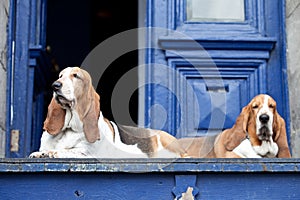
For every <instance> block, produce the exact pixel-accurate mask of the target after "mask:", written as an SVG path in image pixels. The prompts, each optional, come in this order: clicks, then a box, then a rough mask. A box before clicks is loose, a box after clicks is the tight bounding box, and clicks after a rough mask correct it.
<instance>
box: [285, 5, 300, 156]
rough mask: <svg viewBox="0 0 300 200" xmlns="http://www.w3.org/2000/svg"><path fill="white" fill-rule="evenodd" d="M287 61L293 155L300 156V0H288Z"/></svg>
mask: <svg viewBox="0 0 300 200" xmlns="http://www.w3.org/2000/svg"><path fill="white" fill-rule="evenodd" d="M286 31H287V61H288V77H289V80H288V81H289V98H290V112H291V122H290V123H291V145H292V153H293V157H300V0H286Z"/></svg>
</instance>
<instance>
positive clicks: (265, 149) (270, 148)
mask: <svg viewBox="0 0 300 200" xmlns="http://www.w3.org/2000/svg"><path fill="white" fill-rule="evenodd" d="M253 149H254V151H255V152H256V153H257V154H258V155H261V156H262V157H268V158H275V157H276V155H277V153H278V145H277V144H276V143H275V142H273V139H272V138H271V140H270V141H262V144H261V145H260V146H253Z"/></svg>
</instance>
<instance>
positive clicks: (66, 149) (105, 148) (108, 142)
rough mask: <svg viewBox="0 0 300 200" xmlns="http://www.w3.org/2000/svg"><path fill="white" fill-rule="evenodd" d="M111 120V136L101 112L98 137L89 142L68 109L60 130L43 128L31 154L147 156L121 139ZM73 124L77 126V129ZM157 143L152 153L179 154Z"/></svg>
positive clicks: (80, 124)
mask: <svg viewBox="0 0 300 200" xmlns="http://www.w3.org/2000/svg"><path fill="white" fill-rule="evenodd" d="M111 123H112V125H113V128H114V131H115V133H114V134H115V137H114V138H113V133H112V132H111V130H110V128H109V126H108V124H107V123H106V122H105V121H104V118H103V115H102V113H101V112H100V117H99V120H98V126H99V130H100V137H101V138H100V140H97V141H96V142H95V143H89V142H88V141H87V140H86V138H85V135H84V133H83V130H82V122H81V121H80V120H79V117H78V114H77V113H76V112H75V111H73V112H72V113H71V112H70V111H67V113H66V118H65V125H64V128H63V130H62V132H61V133H59V134H58V135H56V136H53V135H50V134H49V133H48V132H46V131H44V133H43V135H42V138H41V146H40V150H39V152H34V153H32V154H31V155H30V157H41V156H40V155H41V154H46V155H48V156H49V157H55V158H148V156H147V154H145V153H144V152H142V151H141V150H140V149H139V148H138V147H137V145H126V144H124V143H122V141H121V139H120V135H119V131H118V128H117V126H116V124H114V123H113V122H111ZM70 127H72V128H70ZM73 127H76V128H75V129H76V130H74V128H73ZM158 144H159V145H158V146H159V148H158V149H157V152H156V153H155V154H154V157H161V158H175V157H179V155H177V154H176V153H174V152H171V151H169V150H167V149H165V148H163V146H162V144H161V142H160V138H159V137H158Z"/></svg>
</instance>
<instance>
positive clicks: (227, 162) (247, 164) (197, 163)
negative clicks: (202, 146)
mask: <svg viewBox="0 0 300 200" xmlns="http://www.w3.org/2000/svg"><path fill="white" fill-rule="evenodd" d="M1 172H32V173H36V172H104V173H112V172H126V173H147V172H160V173H163V172H173V173H192V172H218V173H219V172H220V173H235V172H245V173H259V172H269V173H275V172H276V173H278V172H280V173H299V172H300V159H267V158H266V159H99V160H98V159H16V158H13V159H0V173H1ZM0 175H1V174H0Z"/></svg>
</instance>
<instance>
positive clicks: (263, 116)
mask: <svg viewBox="0 0 300 200" xmlns="http://www.w3.org/2000/svg"><path fill="white" fill-rule="evenodd" d="M269 119H270V117H269V115H267V114H262V115H261V116H259V121H261V122H262V123H267V122H268V121H269Z"/></svg>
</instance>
